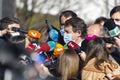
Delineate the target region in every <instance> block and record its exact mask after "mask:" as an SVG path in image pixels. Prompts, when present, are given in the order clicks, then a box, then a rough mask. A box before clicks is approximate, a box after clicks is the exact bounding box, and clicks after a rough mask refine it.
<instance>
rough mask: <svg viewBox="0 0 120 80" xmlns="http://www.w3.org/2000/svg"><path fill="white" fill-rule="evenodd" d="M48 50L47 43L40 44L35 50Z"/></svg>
mask: <svg viewBox="0 0 120 80" xmlns="http://www.w3.org/2000/svg"><path fill="white" fill-rule="evenodd" d="M49 50H50V46H49V45H48V44H47V43H43V44H41V45H40V48H39V49H37V50H36V51H35V52H36V53H39V52H41V51H44V52H48V51H49Z"/></svg>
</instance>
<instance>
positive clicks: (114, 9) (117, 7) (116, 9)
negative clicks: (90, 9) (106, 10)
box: [110, 6, 120, 17]
mask: <svg viewBox="0 0 120 80" xmlns="http://www.w3.org/2000/svg"><path fill="white" fill-rule="evenodd" d="M119 11H120V6H115V7H114V8H113V9H112V10H111V11H110V17H111V16H112V15H113V14H114V13H116V12H119Z"/></svg>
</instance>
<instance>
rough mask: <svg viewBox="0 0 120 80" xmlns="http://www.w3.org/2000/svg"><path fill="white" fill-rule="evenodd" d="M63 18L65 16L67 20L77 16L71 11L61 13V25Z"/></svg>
mask: <svg viewBox="0 0 120 80" xmlns="http://www.w3.org/2000/svg"><path fill="white" fill-rule="evenodd" d="M62 16H64V17H65V18H67V17H70V16H71V17H77V14H76V13H75V12H73V11H71V10H66V11H63V12H61V14H60V17H59V22H60V24H61V17H62Z"/></svg>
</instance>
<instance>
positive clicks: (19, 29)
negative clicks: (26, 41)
mask: <svg viewBox="0 0 120 80" xmlns="http://www.w3.org/2000/svg"><path fill="white" fill-rule="evenodd" d="M12 31H15V32H22V33H26V34H27V33H28V32H27V31H25V30H23V29H21V28H17V27H12Z"/></svg>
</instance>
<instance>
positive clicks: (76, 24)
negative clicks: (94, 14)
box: [65, 17, 87, 38]
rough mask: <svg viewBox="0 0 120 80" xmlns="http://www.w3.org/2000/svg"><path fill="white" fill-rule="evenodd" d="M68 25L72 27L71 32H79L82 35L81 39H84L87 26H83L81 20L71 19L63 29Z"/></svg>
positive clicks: (83, 23) (77, 18)
mask: <svg viewBox="0 0 120 80" xmlns="http://www.w3.org/2000/svg"><path fill="white" fill-rule="evenodd" d="M68 25H71V26H72V29H73V32H76V31H78V30H80V31H81V33H82V36H81V37H82V38H84V36H85V35H86V29H87V25H86V24H85V22H84V20H83V19H81V18H79V17H74V18H71V19H69V20H67V21H66V22H65V27H67V26H68Z"/></svg>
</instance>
